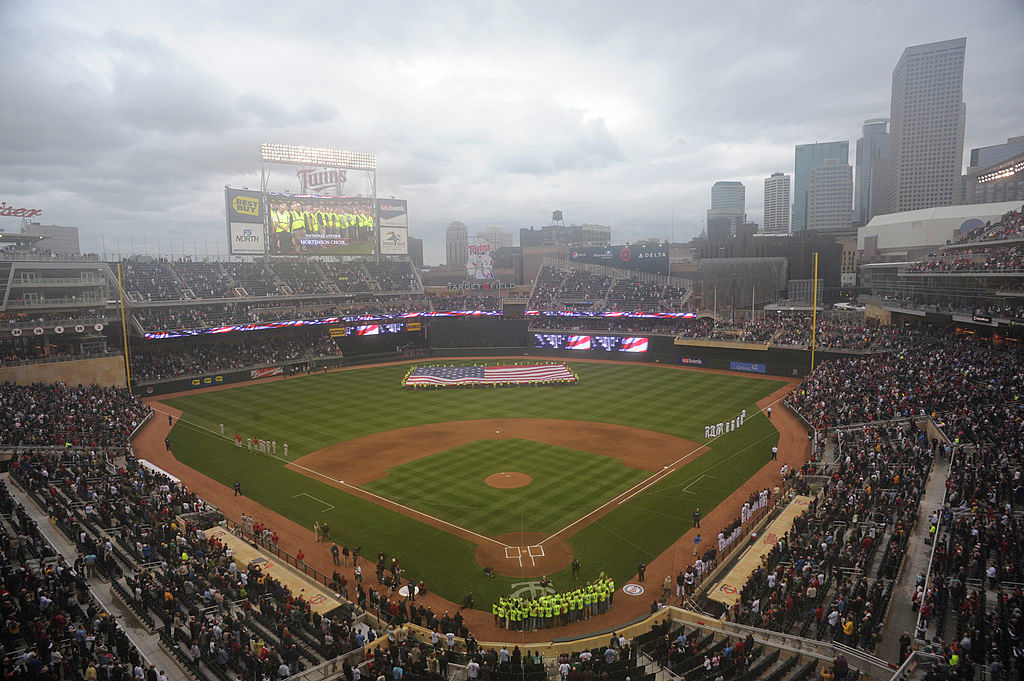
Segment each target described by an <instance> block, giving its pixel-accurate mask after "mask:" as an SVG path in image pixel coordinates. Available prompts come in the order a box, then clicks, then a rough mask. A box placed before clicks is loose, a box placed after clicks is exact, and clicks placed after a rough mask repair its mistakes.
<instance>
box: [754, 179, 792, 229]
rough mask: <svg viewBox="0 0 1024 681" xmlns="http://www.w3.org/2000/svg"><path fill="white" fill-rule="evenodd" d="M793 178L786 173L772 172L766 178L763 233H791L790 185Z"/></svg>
mask: <svg viewBox="0 0 1024 681" xmlns="http://www.w3.org/2000/svg"><path fill="white" fill-rule="evenodd" d="M791 184H792V178H791V177H790V176H789V175H786V174H785V173H772V174H771V177H766V178H764V219H763V220H762V223H763V224H762V225H761V232H762V233H763V234H789V233H790V224H789V220H790V198H789V192H790V186H791Z"/></svg>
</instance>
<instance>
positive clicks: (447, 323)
mask: <svg viewBox="0 0 1024 681" xmlns="http://www.w3.org/2000/svg"><path fill="white" fill-rule="evenodd" d="M580 321H581V322H584V321H585V320H580ZM544 332H545V333H591V334H594V335H620V336H621V335H635V336H644V337H646V338H648V339H649V340H648V350H647V352H643V353H639V352H638V353H632V352H605V351H603V350H552V349H550V348H547V349H544V350H538V349H535V348H534V347H533V336H532V332H531V331H530V330H529V320H526V319H522V320H516V319H437V320H430V321H429V322H428V323H427V342H428V343H429V344H430V346H431V347H432V348H433V349H434V354H435V355H436V356H442V357H443V356H450V357H455V356H463V357H466V356H476V355H488V354H495V353H496V352H497V351H499V350H500V352H499V353H498V354H516V355H518V354H520V352H522V353H528V354H531V355H537V356H543V357H558V358H561V359H572V358H574V357H576V358H586V359H605V360H616V361H622V362H640V363H644V362H655V363H660V364H673V365H679V366H690V367H694V368H704V369H724V370H726V371H740V372H745V373H758V374H770V375H772V376H786V377H789V378H794V377H797V378H799V377H803V376H806V375H807V374H808V373H809V371H810V366H811V352H810V350H806V349H804V348H799V347H789V348H779V347H769V346H764V345H756V344H752V343H729V342H727V341H706V342H705V341H700V340H695V339H688V341H687V343H686V344H685V345H677V344H676V342H675V336H674V335H668V334H664V335H657V334H647V333H644V332H642V331H630V332H626V331H607V330H594V331H586V330H582V329H572V330H570V329H564V330H561V329H545V330H544ZM519 348H522V349H521V350H519ZM849 354H850V353H845V352H837V351H834V350H830V351H820V350H819V351H818V352H817V353H816V354H815V361H816V362H821V361H824V360H827V359H835V358H837V357H843V356H847V355H849Z"/></svg>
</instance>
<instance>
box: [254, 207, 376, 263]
mask: <svg viewBox="0 0 1024 681" xmlns="http://www.w3.org/2000/svg"><path fill="white" fill-rule="evenodd" d="M267 206H268V212H269V214H270V248H269V250H268V252H269V253H271V254H273V255H372V254H373V253H374V250H375V246H376V242H377V239H376V235H375V233H374V226H373V199H368V198H362V197H326V196H293V195H290V194H269V195H268V197H267Z"/></svg>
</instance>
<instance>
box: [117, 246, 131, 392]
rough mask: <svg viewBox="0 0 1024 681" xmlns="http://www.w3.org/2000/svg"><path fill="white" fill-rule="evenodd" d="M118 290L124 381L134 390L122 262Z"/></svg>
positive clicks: (119, 266) (118, 277) (119, 268)
mask: <svg viewBox="0 0 1024 681" xmlns="http://www.w3.org/2000/svg"><path fill="white" fill-rule="evenodd" d="M117 290H118V293H120V294H121V337H122V341H123V343H124V382H125V384H126V385H127V386H128V392H129V393H131V391H132V360H131V355H130V354H128V321H127V318H126V315H125V311H124V286H123V285H122V283H121V263H117Z"/></svg>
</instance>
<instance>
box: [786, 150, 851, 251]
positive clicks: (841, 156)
mask: <svg viewBox="0 0 1024 681" xmlns="http://www.w3.org/2000/svg"><path fill="white" fill-rule="evenodd" d="M830 158H834V159H836V160H837V161H838V162H839V165H841V166H843V165H847V164H848V163H849V162H850V143H849V142H846V141H843V142H815V143H814V144H798V145H796V163H795V164H794V165H795V168H794V170H795V172H794V173H793V231H794V232H802V231H804V230H805V229H807V189H808V186H809V185H810V182H811V171H812V170H814V169H815V168H818V167H820V166H823V165H825V161H826V159H830Z"/></svg>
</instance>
